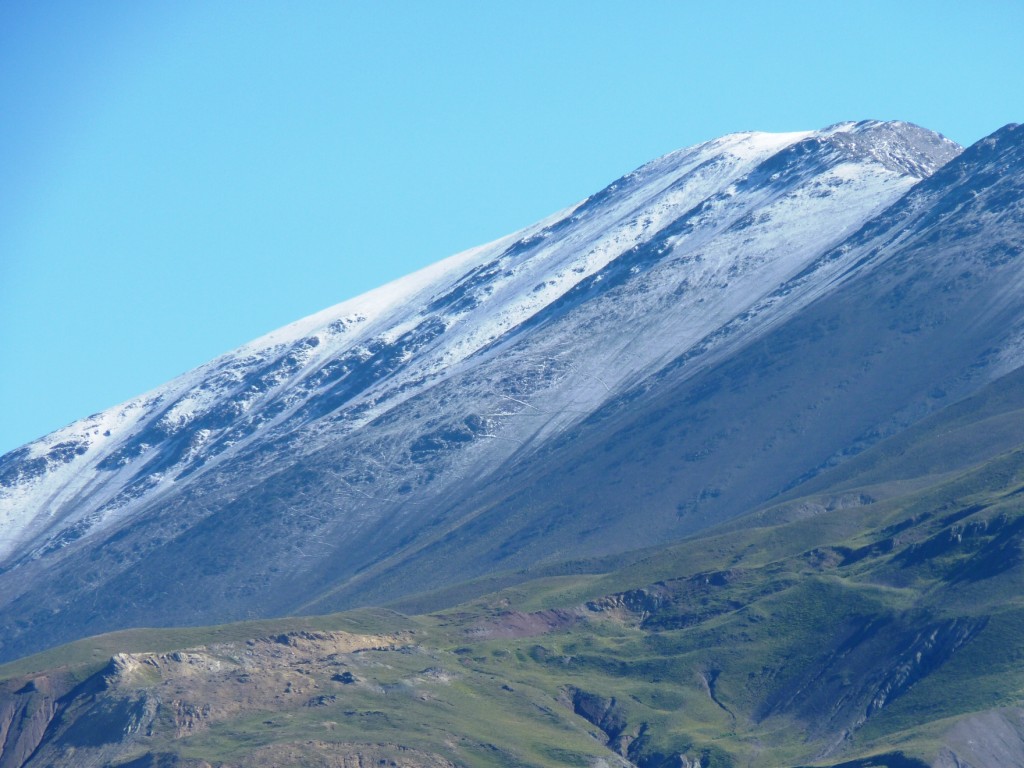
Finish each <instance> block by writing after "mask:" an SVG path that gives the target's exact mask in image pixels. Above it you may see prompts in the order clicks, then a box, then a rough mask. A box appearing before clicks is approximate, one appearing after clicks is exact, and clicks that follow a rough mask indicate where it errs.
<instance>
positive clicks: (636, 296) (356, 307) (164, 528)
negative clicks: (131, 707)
mask: <svg viewBox="0 0 1024 768" xmlns="http://www.w3.org/2000/svg"><path fill="white" fill-rule="evenodd" d="M986 142H988V143H986ZM1021 143H1022V141H1021V137H1020V131H1019V130H1018V129H1016V128H1015V127H1008V128H1006V129H1003V130H1002V131H1000V132H997V133H996V134H994V135H993V136H992V137H990V138H989V139H986V140H985V141H983V142H980V143H979V144H978V145H975V146H974V147H972V148H970V149H969V150H967V151H966V152H964V154H963V155H960V156H959V157H957V156H958V155H959V153H960V148H959V147H958V146H956V145H955V144H953V143H952V142H949V141H948V140H946V139H944V138H942V137H941V136H939V135H937V134H934V133H932V132H930V131H927V130H924V129H922V128H918V127H916V126H913V125H909V124H906V123H883V122H877V121H865V122H860V123H842V124H838V125H835V126H831V127H829V128H826V129H824V130H821V131H815V132H805V133H791V134H763V133H743V134H735V135H730V136H726V137H724V138H721V139H718V140H715V141H711V142H707V143H705V144H701V145H698V146H696V147H692V148H689V149H685V150H681V151H678V152H674V153H672V154H670V155H667V156H665V157H663V158H660V159H658V160H655V161H653V162H652V163H649V164H647V165H645V166H643V167H642V168H640V169H638V170H637V171H635V172H633V173H631V174H629V175H627V176H625V177H623V178H622V179H620V180H618V181H617V182H615V183H613V184H612V185H610V186H609V187H607V188H606V189H604V190H602V191H601V192H599V193H598V194H596V195H594V196H592V197H590V198H588V199H587V200H585V201H583V202H581V203H580V204H578V205H576V206H573V207H571V208H569V209H567V210H565V211H563V212H561V213H558V214H556V215H554V216H552V217H550V218H548V219H546V220H545V221H542V222H540V223H538V224H536V225H534V226H533V227H529V228H527V229H526V230H523V231H521V232H518V233H515V234H513V235H510V236H508V237H506V238H503V239H501V240H499V241H496V242H494V243H490V244H488V245H485V246H482V247H479V248H476V249H472V250H470V251H467V252H465V253H462V254H458V255H456V256H453V257H451V258H449V259H447V260H445V261H442V262H440V263H438V264H436V265H434V266H432V267H429V268H427V269H425V270H422V271H420V272H417V273H415V274H413V275H410V276H408V277H406V278H403V279H401V280H399V281H396V282H395V283H392V284H390V285H387V286H384V287H383V288H380V289H377V290H376V291H372V292H370V293H368V294H366V295H364V296H361V297H359V298H356V299H353V300H351V301H348V302H345V303H343V304H340V305H338V306H336V307H333V308H331V309H328V310H325V311H324V312H321V313H319V314H317V315H314V316H312V317H309V318H306V319H304V320H301V321H299V322H297V323H294V324H292V325H290V326H287V327H285V328H282V329H280V330H279V331H275V332H273V333H271V334H268V335H267V336H265V337H263V338H261V339H258V340H256V341H254V342H252V343H250V344H247V345H245V346H244V347H241V348H240V349H238V350H235V351H234V352H231V353H228V354H226V355H224V356H222V357H220V358H218V359H216V360H213V361H211V362H210V363H208V364H206V365H204V366H202V367H200V368H198V369H196V370H195V371H192V372H190V373H187V374H185V375H183V376H181V377H179V378H178V379H176V380H174V381H172V382H170V383H168V384H166V385H165V386H163V387H160V388H158V389H156V390H154V391H152V392H150V393H148V394H146V395H143V396H141V397H139V398H136V399H135V400H132V401H130V402H128V403H125V404H123V405H121V406H118V407H116V408H113V409H110V410H108V411H106V412H104V413H101V414H97V415H95V416H91V417H89V418H87V419H84V420H82V421H80V422H76V423H75V424H72V425H70V426H68V427H66V428H64V429H62V430H59V431H57V432H55V433H53V434H51V435H49V436H47V437H44V438H42V439H40V440H38V441H36V442H34V443H30V444H29V445H27V446H25V447H23V448H21V449H19V450H17V451H14V452H12V453H9V454H7V455H6V456H4V457H3V458H2V459H0V624H2V625H3V626H4V627H5V628H8V627H9V628H10V631H9V632H5V633H4V637H3V638H2V639H0V656H11V655H14V654H17V653H20V652H23V651H24V650H26V649H30V648H37V647H42V646H44V645H48V644H52V643H53V642H57V641H60V640H63V639H68V638H70V637H76V636H81V635H83V634H86V633H88V632H94V631H101V630H107V629H112V628H115V627H118V626H125V625H129V624H140V623H145V624H162V623H183V622H194V621H205V622H209V621H222V620H227V619H231V618H241V617H247V616H252V615H268V614H280V613H286V612H295V611H301V610H308V609H311V608H316V609H322V608H333V607H340V606H344V605H351V604H354V603H358V602H367V601H370V600H380V599H386V598H389V597H394V596H397V595H400V594H404V593H409V592H415V591H418V590H420V589H424V588H432V587H440V586H444V585H445V584H449V583H452V581H453V580H455V579H457V578H468V577H472V576H476V575H481V574H484V573H487V572H488V571H490V570H495V569H498V568H508V567H523V566H527V565H529V564H531V563H534V562H538V561H539V560H542V559H543V558H545V557H552V556H556V555H557V556H563V557H564V556H566V555H571V554H573V553H574V550H577V549H578V552H579V553H581V554H587V553H607V552H613V551H618V550H622V549H625V548H627V547H635V546H643V545H645V544H650V543H654V542H656V541H663V540H665V539H666V538H672V537H678V536H680V535H683V534H685V533H688V532H691V531H693V530H696V529H698V528H700V527H703V526H707V525H710V524H713V523H715V522H719V521H721V520H723V519H726V518H728V517H730V516H732V515H735V514H738V513H739V512H742V511H744V510H746V509H749V508H750V507H751V506H753V505H756V504H757V503H759V502H762V501H764V500H765V499H766V498H769V497H771V496H772V495H773V494H776V493H779V492H780V491H782V490H784V489H785V488H787V487H788V486H790V485H792V484H794V483H797V482H799V481H800V480H801V479H803V478H806V477H810V476H811V475H813V474H814V473H815V472H816V471H819V470H820V469H821V467H823V466H828V465H829V464H832V463H836V462H838V461H841V459H842V456H843V455H844V453H849V452H852V451H855V450H857V446H858V445H861V444H864V443H866V442H870V441H871V440H872V439H876V438H877V437H879V436H884V434H886V433H887V432H886V431H887V430H889V431H892V430H898V429H900V428H903V427H904V426H906V425H907V424H910V423H912V422H913V421H914V420H915V419H916V418H920V417H921V416H922V415H924V414H926V413H927V412H928V411H929V409H933V408H936V407H940V406H941V405H942V404H943V403H946V402H950V401H952V400H954V399H955V398H956V397H958V396H962V395H963V394H966V393H969V392H970V391H972V387H977V386H980V385H981V384H982V383H984V382H986V381H989V380H991V379H992V378H994V377H996V376H998V375H1000V374H1001V373H1004V372H1007V371H1009V370H1013V369H1014V368H1016V367H1017V366H1019V365H1020V362H1021V358H1020V357H1019V352H1020V349H1021V346H1022V345H1021V339H1022V338H1024V324H1022V323H1021V317H1022V315H1024V313H1022V312H1021V311H1020V309H1019V301H1018V297H1019V296H1020V279H1021V277H1022V276H1024V274H1022V272H1021V269H1020V266H1019V265H1018V264H1017V260H1016V256H1017V255H1019V253H1020V243H1021V229H1022V228H1021V218H1022V216H1021V213H1022V211H1021V203H1020V199H1021V198H1020V189H1021V183H1022V176H1021V169H1020V162H1021V160H1020V155H1021ZM954 158H956V159H954ZM940 169H941V170H940ZM968 299H970V300H968ZM979 302H983V305H982V304H979ZM836 318H839V319H838V320H837V319H836ZM954 329H955V331H956V333H959V334H960V337H958V338H960V339H961V340H960V341H956V340H951V339H950V338H949V337H948V334H949V333H951V332H953V330H954ZM918 337H919V338H918ZM892 339H896V340H898V342H899V343H896V342H891V343H890V341H891V340H892ZM921 339H924V341H923V342H922V341H921ZM787 345H788V348H789V351H787ZM815 345H817V346H815ZM977 345H981V347H980V348H977V349H975V347H976V346H977ZM794 346H797V347H800V349H798V350H797V353H796V357H794V356H793V354H794V353H793V347H794ZM819 355H824V357H819ZM872 355H874V357H872ZM794 360H799V362H798V363H797V362H794ZM876 363H877V366H876ZM900 365H902V366H905V367H907V368H908V369H909V370H910V373H906V372H901V371H902V369H900V368H899V366H900ZM730 366H731V369H730ZM874 366H876V367H874ZM886 366H888V367H886ZM724 370H732V371H733V373H732V374H730V376H731V378H728V377H727V378H726V379H723V374H722V371H724ZM820 371H826V372H828V371H832V372H842V374H843V376H842V377H841V379H842V380H841V381H839V382H838V383H837V382H836V381H834V380H833V379H830V378H828V377H827V376H823V375H821V374H820ZM883 373H884V374H885V375H886V376H893V375H896V376H897V379H898V380H899V382H900V383H899V384H898V385H893V386H889V385H884V384H882V383H879V382H882V381H883V379H882V378H881V376H882V374H883ZM940 390H941V392H942V394H941V395H939V394H938V392H939V391H940ZM865 393H867V394H865ZM805 411H807V412H810V411H813V412H814V413H812V414H811V415H808V414H807V413H805ZM849 414H852V415H849ZM787 430H789V432H787ZM793 435H796V436H797V438H799V439H794V438H793V437H792V436H793ZM752 441H753V442H752ZM755 442H756V448H757V450H756V451H754V450H752V449H751V448H750V446H752V445H754V443H755ZM729 446H732V448H733V449H735V450H732V452H727V450H726V448H727V447H729ZM666 457H672V459H671V461H669V460H668V459H667V458H666ZM708 457H710V459H709V458H708ZM716 462H717V463H716ZM631 499H632V500H633V503H632V504H630V500H631ZM470 533H471V534H472V535H471V536H470Z"/></svg>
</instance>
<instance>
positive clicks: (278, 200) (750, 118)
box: [0, 0, 1024, 453]
mask: <svg viewBox="0 0 1024 768" xmlns="http://www.w3.org/2000/svg"><path fill="white" fill-rule="evenodd" d="M1021 30H1024V2H1022V1H1021V0H1004V1H999V0H988V1H987V2H986V1H985V0H978V1H977V2H971V3H965V2H961V1H959V0H957V1H956V2H953V1H951V0H950V1H946V2H943V1H942V0H926V1H920V2H917V1H914V0H899V2H892V1H891V0H890V1H888V2H866V1H863V2H858V1H857V0H847V1H846V2H842V3H838V2H837V3H830V2H821V1H820V0H808V1H806V2H796V1H789V2H784V1H783V2H780V1H779V0H776V1H775V2H770V3H766V2H754V1H753V0H752V1H750V2H714V3H711V2H701V3H697V2H683V1H681V0H680V1H679V2H629V3H626V2H602V1H600V0H588V1H584V0H578V1H572V0H544V1H543V2H524V1H523V0H517V1H516V2H506V3H489V2H484V3H481V2H475V1H474V0H465V1H463V2H443V1H440V0H430V2H426V1H422V2H412V1H409V2H370V0H366V2H359V3H356V2H342V1H341V0H334V1H332V2H324V3H316V2H299V3H294V2H284V1H283V0H282V2H258V1H257V0H253V1H251V2H250V1H245V2H242V1H241V0H239V2H207V1H206V0H204V1H202V2H189V1H188V0H176V1H175V2H145V0H140V1H139V2H125V1H121V2H105V1H104V0H90V2H81V1H80V0H73V1H71V2H47V0H6V2H3V3H2V4H0V453H3V452H5V451H7V450H10V449H12V448H14V447H16V446H18V445H20V444H22V443H24V442H27V441H29V440H31V439H34V438H36V437H39V436H41V435H43V434H45V433H46V432H49V431H51V430H53V429H56V428H58V427H60V426H62V425H64V424H66V423H68V422H70V421H73V420H74V419H76V418H80V417H83V416H86V415H88V414H90V413H93V412H95V411H99V410H102V409H104V408H106V407H109V406H112V405H115V404H116V403H118V402H121V401H123V400H125V399H128V398H130V397H132V396H134V395H137V394H141V393H142V392H144V391H146V390H148V389H150V388H152V387H154V386H157V385H159V384H161V383H163V382H164V381H166V380H168V379H170V378H171V377H173V376H175V375H177V374H179V373H181V372H183V371H185V370H188V369H189V368H192V367H194V366H196V365H199V364H201V363H203V362H205V361H206V360H208V359H210V358H212V357H214V356H216V355H218V354H220V353H222V352H226V351H228V350H230V349H231V348H233V347H235V346H237V345H239V344H241V343H244V342H245V341H248V340H249V339H252V338H254V337H256V336H258V335H260V334H262V333H264V332H266V331H269V330H271V329H273V328H276V327H278V326H280V325H283V324H285V323H287V322H290V321H291V320H294V319H297V318H299V317H302V316H304V315H307V314H310V313H312V312H315V311H318V310H320V309H322V308H324V307H327V306H330V305H332V304H335V303H337V302H339V301H342V300H344V299H346V298H349V297H351V296H354V295H357V294H359V293H361V292H363V291H365V290H368V289H370V288H372V287H374V286H377V285H380V284H382V283H384V282H386V281H388V280H390V279H392V278H395V277H398V276H400V275H402V274H405V273H406V272H409V271H411V270H413V269H415V268H418V267H420V266H423V265H425V264H428V263H430V262H432V261H436V260H437V259H440V258H443V257H445V256H447V255H449V254H451V253H454V252H456V251H459V250H462V249H464V248H467V247H470V246H473V245H476V244H478V243H481V242H485V241H488V240H491V239H494V238H496V237H499V236H501V235H504V234H506V233H508V232H511V231H513V230H515V229H518V228H519V227H522V226H524V225H526V224H529V223H531V222H532V221H535V220H537V219H539V218H541V217H543V216H545V215H547V214H549V213H551V212H553V211H555V210H557V209H559V208H562V207H564V206H566V205H569V204H571V203H573V202H575V201H576V200H578V199H580V198H583V197H585V196H586V195H588V194H590V193H592V192H594V191H596V190H597V189H599V188H600V187H602V186H603V185H604V184H606V183H608V182H609V181H611V180H613V179H614V178H616V177H618V176H619V175H621V174H623V173H625V172H628V171H630V170H631V169H633V168H634V167H636V166H637V165H640V164H641V163H643V162H645V161H647V160H649V159H651V158H653V157H655V156H657V155H660V154H663V153H665V152H668V151H670V150H673V149H676V148H679V147H682V146H687V145H689V144H694V143H696V142H699V141H703V140H705V139H709V138H713V137H715V136H718V135H721V134H724V133H729V132H732V131H740V130H749V129H759V130H769V131H778V130H799V129H812V128H818V127H822V126H824V125H828V124H830V123H833V122H837V121H840V120H847V119H861V118H883V119H890V118H892V119H903V120H909V121H912V122H916V123H919V124H921V125H925V126H927V127H929V128H932V129H934V130H937V131H940V132H942V133H944V134H946V135H947V136H949V137H950V138H953V139H955V140H957V141H959V142H961V143H970V142H973V141H976V140H977V139H979V138H981V137H982V136H984V135H986V134H988V133H990V132H992V131H993V130H995V129H996V128H998V127H1000V126H1001V125H1003V124H1005V123H1007V122H1015V121H1021V120H1024V87H1022V83H1024V55H1022V54H1021Z"/></svg>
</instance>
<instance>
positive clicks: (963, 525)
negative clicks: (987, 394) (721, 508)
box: [0, 431, 1024, 768]
mask: <svg viewBox="0 0 1024 768" xmlns="http://www.w3.org/2000/svg"><path fill="white" fill-rule="evenodd" d="M922 434H923V435H925V437H926V438H927V439H928V440H932V439H933V437H931V434H932V433H931V432H926V431H923V432H922ZM908 445H909V444H908ZM915 450H916V449H915V448H914V446H913V445H910V446H909V448H908V449H906V450H903V451H901V452H894V453H891V454H889V456H890V458H889V459H886V460H888V461H890V463H892V462H897V461H904V464H906V461H905V457H906V456H907V455H913V456H918V455H919V454H920V451H916V452H915ZM893 456H895V457H896V458H892V457H893ZM883 459H885V457H884V456H883V457H882V459H877V458H873V457H871V456H865V457H863V459H862V464H863V465H865V466H868V467H869V468H870V467H874V468H877V467H878V466H879V462H880V461H882V460H883ZM914 461H915V462H917V466H918V467H920V466H923V465H921V463H920V462H919V461H918V460H917V459H914ZM926 470H927V472H926V474H925V475H924V477H925V480H921V475H920V473H919V474H918V477H917V478H916V482H912V483H907V484H905V485H904V486H903V487H904V489H907V488H909V489H910V490H909V491H907V492H900V490H899V485H898V484H895V483H890V484H888V485H887V486H886V487H885V488H884V489H883V491H884V492H880V490H879V484H878V483H876V482H871V483H868V484H866V485H863V486H857V485H853V484H851V483H850V482H847V483H845V484H844V485H843V486H842V487H841V488H839V490H837V491H835V492H829V493H824V494H817V495H813V496H808V497H803V498H798V499H790V500H787V501H784V502H781V503H780V504H778V505H776V506H774V507H772V508H769V509H765V510H761V511H759V512H757V513H756V514H753V515H751V516H749V517H748V519H746V520H745V521H742V524H730V525H729V526H728V527H727V528H723V529H721V530H718V531H712V532H710V533H709V534H707V535H705V536H701V537H699V538H695V539H692V540H689V541H685V542H682V543H680V544H676V545H674V546H671V547H666V548H662V549H656V550H648V551H644V552H638V553H633V554H631V555H628V556H624V557H621V558H616V559H615V560H614V561H605V562H603V563H602V562H599V561H590V562H586V561H583V562H577V563H572V564H561V565H558V566H552V567H550V568H549V569H548V570H547V571H540V572H538V574H539V575H536V577H535V578H529V576H530V574H509V575H507V576H506V577H497V578H496V579H492V580H490V581H486V582H478V583H476V584H469V585H464V586H463V587H462V588H461V591H449V592H447V593H446V594H443V595H438V594H434V595H425V596H422V597H420V598H416V599H413V600H409V601H405V603H404V604H403V605H402V606H400V607H402V608H403V609H404V610H406V611H408V610H409V609H410V608H413V607H415V606H416V604H417V603H420V604H422V605H431V604H433V605H437V604H439V603H442V604H443V603H445V602H448V604H451V601H452V599H453V597H455V596H459V597H461V598H462V599H464V602H462V603H461V604H459V605H457V606H455V607H450V608H445V609H441V610H434V611H433V612H428V613H421V614H420V615H407V614H405V613H401V612H396V611H393V610H384V609H380V610H367V611H358V612H350V613H344V614H336V615H331V616H321V617H306V618H299V619H281V620H275V621H261V622H251V623H242V624H233V625H227V626H222V627H212V628H190V629H174V630H145V629H140V630H134V631H130V632H119V633H115V634H111V635H105V636H101V637H97V638H91V639H88V640H83V641H80V642H77V643H73V644H71V645H68V646H64V647H62V648H58V649H54V650H52V651H48V652H46V653H44V654H40V655H38V656H34V657H30V658H27V659H22V660H20V661H18V662H15V663H13V664H8V665H5V666H3V667H0V678H3V679H4V680H6V682H5V683H3V685H2V686H0V713H6V715H5V717H6V721H0V723H3V724H0V728H6V730H7V731H8V732H9V733H11V734H16V733H17V731H18V728H19V725H18V724H19V723H24V722H37V721H38V722H43V721H45V722H44V723H43V725H42V726H38V727H36V729H35V731H36V732H34V733H33V734H30V735H31V736H32V738H31V739H29V740H28V742H24V743H29V742H32V741H33V740H34V741H35V743H34V745H32V747H31V749H28V748H27V747H25V746H24V744H23V745H22V747H20V753H19V754H20V758H18V759H20V762H18V761H17V760H16V759H15V752H16V751H17V750H14V749H13V748H12V747H11V746H10V744H11V743H14V742H12V738H10V737H9V738H8V739H7V745H6V746H5V747H4V749H5V750H6V751H5V752H4V753H2V757H0V766H8V765H19V766H20V765H22V764H24V765H29V766H33V765H47V764H53V765H71V764H75V765H97V766H101V765H139V766H141V765H203V764H204V763H205V764H209V765H223V766H243V765H246V766H248V765H254V766H258V765H268V766H269V765H296V766H298V765H302V766H309V765H314V766H315V765H323V766H336V765H355V764H360V763H359V761H362V764H365V763H366V762H367V761H380V760H383V761H385V762H388V761H390V762H392V763H394V764H396V765H437V766H445V765H449V764H456V765H473V766H476V765H479V766H506V765H530V766H556V765H595V764H598V763H599V762H600V761H604V764H606V765H616V764H618V765H625V764H626V763H625V762H624V761H627V760H628V761H629V762H631V763H633V764H636V765H639V766H642V768H660V766H668V765H672V766H679V765H686V764H687V761H689V763H690V764H691V765H692V764H695V763H696V761H698V760H699V761H700V765H701V766H702V768H708V766H746V765H775V766H796V765H837V764H844V765H845V764H849V765H851V766H855V765H864V766H866V765H891V766H902V767H903V768H906V767H907V766H920V765H924V764H928V763H932V762H934V761H937V760H938V761H941V760H942V759H945V758H944V755H947V753H948V754H953V750H954V747H955V744H954V746H953V747H951V746H950V744H952V743H953V742H955V741H956V739H955V738H954V737H953V736H950V734H954V736H955V734H956V733H957V732H958V731H957V730H956V729H957V728H961V730H962V729H963V728H966V727H967V726H966V725H962V724H963V723H967V724H968V725H970V724H971V723H976V722H982V720H978V718H980V717H994V716H995V715H990V714H989V713H992V712H993V711H997V712H1011V713H1012V712H1015V711H1017V710H1016V708H1019V707H1021V705H1022V703H1024V663H1022V662H1024V641H1022V638H1024V598H1022V595H1024V589H1022V588H1024V569H1022V568H1021V558H1022V549H1021V539H1022V535H1024V453H1022V452H1021V451H1018V450H1010V451H1008V452H1005V453H1003V454H1000V455H998V456H994V457H989V458H987V460H984V461H981V462H980V463H979V464H977V465H975V466H973V467H969V468H966V469H960V470H959V471H958V470H957V469H955V468H953V469H951V468H950V465H949V463H947V466H945V468H944V471H941V472H931V471H930V470H928V468H927V467H926ZM844 471H845V470H844ZM874 471H875V470H874V469H871V470H870V471H869V470H859V471H858V472H848V477H850V478H855V477H865V478H867V479H868V480H871V481H873V480H875V479H876V478H875V477H874V475H872V474H871V473H872V472H874ZM890 474H892V473H890ZM904 474H905V475H907V476H909V475H911V474H913V473H911V472H906V473H904ZM905 479H906V478H904V480H905ZM911 479H914V478H911ZM901 482H902V481H901ZM612 566H614V567H612ZM502 581H504V582H505V583H506V584H508V585H509V586H506V587H505V588H503V589H498V590H496V591H494V587H495V586H498V585H500V584H501V583H502ZM487 590H490V591H487ZM485 591H486V594H481V593H482V592H485ZM186 649H192V650H189V651H187V652H186ZM118 654H128V656H124V655H118ZM112 657H113V658H114V660H113V661H111V658H112ZM29 699H31V700H32V701H34V704H32V703H31V702H28V700H29ZM33 707H34V709H33ZM978 713H984V714H978ZM972 717H974V719H973V720H972V719H971V718H972ZM33 718H35V720H33ZM1008 718H1009V719H1008ZM1018 719H1019V718H1018ZM985 722H987V721H985ZM998 722H999V723H1010V724H1011V726H1012V727H1016V726H1013V723H1014V722H1016V721H1013V719H1012V717H1010V716H1002V719H1001V720H999V721H998ZM1011 726H1007V727H1011ZM972 727H981V726H972ZM986 727H987V726H986ZM993 727H994V726H993ZM1012 727H1011V741H1012V734H1013V733H1017V735H1018V736H1019V735H1020V733H1024V727H1022V728H1021V729H1020V731H1019V732H1017V731H1013V729H1012ZM22 730H24V728H23V729H22ZM30 730H31V729H30ZM1018 740H1020V739H1018ZM15 741H16V740H15ZM968 741H970V740H968ZM957 743H959V742H957ZM971 743H974V742H971ZM965 744H966V746H965ZM1021 744H1022V746H1024V741H1021ZM955 748H956V749H959V750H960V751H959V752H957V753H956V754H957V755H959V756H961V757H963V756H964V755H965V754H967V753H966V752H965V751H964V750H968V751H969V750H970V749H972V747H971V746H970V745H969V744H967V742H966V741H965V742H964V744H961V746H959V747H955ZM1021 754H1022V755H1024V751H1022V753H1021ZM872 755H875V757H874V758H871V757H870V756H872ZM879 756H881V757H879ZM971 756H972V755H970V754H968V755H967V757H965V758H964V759H965V760H966V759H968V758H969V757H971ZM973 757H974V759H975V760H978V759H979V758H978V757H977V756H976V755H974V756H973ZM346 760H348V761H349V762H345V761H346ZM865 760H867V762H864V761H865ZM26 761H27V762H26ZM132 761H135V762H132ZM147 761H148V762H147ZM353 761H355V762H353ZM851 761H852V762H851ZM858 761H860V762H858ZM939 764H941V762H940V763H939ZM950 764H951V765H952V764H955V763H950ZM975 764H976V765H977V764H982V763H977V762H976V763H975ZM1007 764H1013V763H1007Z"/></svg>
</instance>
